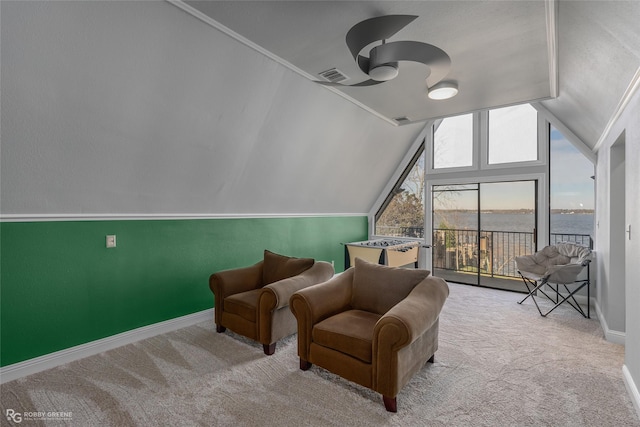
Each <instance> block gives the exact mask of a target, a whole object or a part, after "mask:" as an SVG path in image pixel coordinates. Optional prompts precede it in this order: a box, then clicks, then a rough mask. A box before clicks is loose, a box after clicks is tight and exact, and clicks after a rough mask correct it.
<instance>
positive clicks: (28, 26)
mask: <svg viewBox="0 0 640 427" xmlns="http://www.w3.org/2000/svg"><path fill="white" fill-rule="evenodd" d="M0 7H1V8H2V13H1V14H0V19H1V21H2V25H0V29H1V36H2V50H1V55H2V60H1V61H0V65H1V68H2V70H1V73H0V75H1V76H2V79H1V84H2V90H1V92H2V103H1V107H2V115H1V119H2V123H1V126H0V129H1V130H2V138H1V140H2V145H1V147H0V148H1V149H2V152H1V155H0V161H1V167H0V172H1V179H0V183H1V191H0V196H1V203H0V206H1V208H2V211H1V214H2V215H24V214H29V215H31V214H33V215H50V214H83V215H84V214H96V215H103V214H105V215H106V214H118V215H127V214H148V213H151V214H153V215H162V214H196V215H235V214H242V215H244V214H247V215H253V214H314V215H315V214H336V213H355V214H362V213H366V212H369V211H370V209H371V208H372V206H373V205H374V204H375V202H376V200H377V199H378V197H379V196H380V194H381V193H382V192H383V191H384V188H385V186H386V185H387V183H388V182H389V181H390V180H391V179H392V177H393V176H394V173H395V171H396V169H397V168H398V166H399V165H400V164H401V163H402V160H403V158H405V156H407V155H408V154H407V153H408V151H409V149H410V147H411V146H412V145H413V144H415V143H419V142H420V141H421V140H422V136H421V135H422V132H424V127H425V126H426V125H427V124H428V123H429V120H428V119H432V118H439V117H444V116H448V115H452V114H461V113H465V112H470V111H477V110H482V109H486V108H492V107H496V106H502V105H509V104H517V103H523V102H531V101H539V102H540V105H543V106H544V107H545V108H546V110H548V111H549V112H551V113H552V114H553V115H554V116H555V117H556V118H557V119H559V120H560V121H561V122H562V123H563V124H564V125H565V126H566V127H567V128H569V129H570V130H571V131H573V133H574V134H575V135H577V136H578V137H579V138H580V139H581V140H582V141H583V142H584V144H585V145H586V146H587V147H588V148H589V149H594V148H597V146H598V141H599V140H600V139H601V138H602V135H603V134H604V133H606V130H607V128H608V127H609V126H610V123H611V121H612V119H613V118H615V114H616V111H617V110H619V106H620V105H621V102H622V101H623V100H624V97H625V93H628V91H629V88H630V86H631V85H632V84H633V83H634V82H636V83H637V82H638V81H640V72H638V70H639V66H640V25H637V22H640V1H616V2H609V1H565V0H560V1H555V2H554V1H551V0H549V1H543V0H540V1H537V0H536V1H484V0H478V1H469V2H464V1H388V2H384V1H383V2H372V1H327V2H317V1H255V2H249V1H212V2H192V1H186V2H185V1H179V0H168V1H165V2H113V1H90V2H51V1H32V2H23V1H15V2H13V1H1V2H0ZM385 14H410V15H417V16H418V18H417V19H416V20H415V21H414V22H412V23H411V24H410V25H407V26H406V27H405V28H403V29H402V30H401V31H400V32H399V33H398V34H397V35H395V36H393V37H392V39H393V40H405V39H408V40H416V41H421V42H424V43H429V44H432V45H435V46H438V47H439V48H442V49H444V50H445V51H446V52H447V53H448V54H449V55H450V57H451V60H452V67H451V71H450V75H449V76H448V77H449V78H452V79H456V80H458V82H459V87H460V92H459V93H458V95H457V96H456V97H454V98H452V99H450V100H446V101H432V100H429V99H428V98H427V97H426V96H425V91H426V83H425V80H424V76H425V71H426V68H425V66H424V65H420V64H412V63H404V62H403V63H401V64H400V75H399V76H398V77H397V79H396V80H392V81H390V82H387V83H384V84H381V85H377V86H373V87H369V88H367V87H364V88H337V89H336V88H329V87H326V86H321V85H319V84H318V83H314V81H313V80H318V75H317V73H318V72H321V71H324V70H326V69H328V68H332V67H337V68H339V69H340V70H341V71H342V72H344V73H345V74H347V75H348V76H349V77H350V80H349V82H358V81H362V80H364V79H366V76H365V75H364V74H363V73H362V72H361V71H360V70H359V69H358V68H357V67H356V66H355V63H354V61H353V58H352V57H351V55H350V54H349V51H348V49H347V46H346V44H345V39H344V37H345V33H346V32H347V31H348V30H349V28H351V27H352V26H353V25H354V24H356V23H357V22H360V21H362V20H364V19H367V18H370V17H375V16H380V15H385ZM399 116H406V117H408V118H409V119H410V120H408V123H405V124H402V125H398V124H397V123H396V122H395V120H394V119H395V118H396V117H399ZM409 155H410V154H409Z"/></svg>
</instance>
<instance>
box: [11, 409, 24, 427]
mask: <svg viewBox="0 0 640 427" xmlns="http://www.w3.org/2000/svg"><path fill="white" fill-rule="evenodd" d="M7 421H13V422H14V423H16V424H20V423H21V422H22V414H21V413H20V412H16V411H14V410H13V409H7Z"/></svg>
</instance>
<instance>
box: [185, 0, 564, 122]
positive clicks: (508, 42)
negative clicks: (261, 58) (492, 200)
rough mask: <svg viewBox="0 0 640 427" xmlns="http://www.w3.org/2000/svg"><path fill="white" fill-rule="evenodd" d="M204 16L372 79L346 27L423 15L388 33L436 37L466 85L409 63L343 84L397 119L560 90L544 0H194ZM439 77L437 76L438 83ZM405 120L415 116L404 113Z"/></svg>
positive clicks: (274, 49)
mask: <svg viewBox="0 0 640 427" xmlns="http://www.w3.org/2000/svg"><path fill="white" fill-rule="evenodd" d="M183 4H186V5H187V6H188V7H186V8H185V9H187V10H189V9H191V10H192V11H194V12H195V13H194V14H196V15H199V16H205V17H206V18H208V19H210V20H212V22H213V23H214V25H216V24H222V26H224V27H225V28H227V29H229V30H231V31H232V32H233V33H235V34H239V35H240V36H241V37H242V38H244V39H247V40H249V41H250V42H252V43H254V44H256V45H258V46H259V47H261V48H263V49H265V50H266V51H268V52H270V53H271V54H273V55H275V56H276V57H277V58H279V59H281V60H282V61H283V62H284V63H287V64H290V65H292V66H293V67H294V68H295V69H298V70H300V71H301V72H302V73H303V74H305V75H306V76H308V77H309V78H310V79H315V80H322V79H321V78H320V77H319V73H321V72H322V71H325V70H328V69H331V68H337V69H339V70H340V71H341V72H343V73H344V74H346V75H347V76H349V77H350V79H349V80H348V81H346V82H345V83H346V84H349V85H350V84H354V83H359V82H362V81H365V80H368V79H369V77H368V76H367V75H366V74H364V73H363V72H362V71H361V70H360V69H359V68H358V67H357V65H356V63H355V61H354V60H353V57H352V56H351V54H350V52H349V50H348V49H347V45H346V43H345V35H346V33H347V32H348V30H349V29H350V28H351V27H352V26H353V25H354V24H356V23H358V22H360V21H363V20H365V19H368V18H372V17H376V16H382V15H393V14H407V15H416V16H418V18H417V19H416V20H415V21H413V22H412V23H410V24H409V25H407V26H406V27H405V28H403V29H402V30H401V31H400V32H399V33H398V34H396V35H394V36H393V37H392V38H391V39H389V40H388V41H397V40H413V41H420V42H424V43H429V44H432V45H435V46H437V47H439V48H441V49H443V50H444V51H445V52H447V53H448V55H449V56H450V58H451V61H452V67H451V71H450V73H449V75H448V76H447V77H446V80H455V81H457V82H458V85H459V88H460V92H459V93H458V95H457V96H456V97H454V98H453V99H450V100H446V101H434V100H431V99H429V98H428V97H427V96H426V94H427V83H426V81H425V77H426V76H427V73H428V69H427V67H426V66H425V65H423V64H418V63H415V62H401V63H400V67H399V68H400V74H399V76H398V77H396V78H395V79H393V80H391V81H389V82H385V83H383V84H379V85H376V86H371V87H345V86H340V87H338V88H337V90H339V91H340V92H341V93H342V94H343V95H345V96H346V97H348V98H349V99H352V100H354V101H355V102H358V103H360V104H363V105H365V106H366V107H368V108H369V109H370V110H371V111H372V112H375V113H376V114H379V115H381V116H383V117H385V118H387V119H389V120H393V119H394V118H398V117H403V118H408V119H409V121H410V122H415V121H422V120H426V119H431V118H436V117H442V116H450V115H455V114H460V113H464V112H468V111H474V110H480V109H485V108H489V107H498V106H504V105H510V104H519V103H523V102H529V101H532V100H541V99H547V98H549V97H551V96H552V95H553V93H552V83H553V82H552V79H553V78H554V77H555V73H553V72H550V71H552V70H551V65H552V62H553V48H554V46H553V39H552V37H553V33H552V31H550V30H552V29H551V28H548V25H547V22H548V20H549V19H550V18H549V17H550V16H552V11H551V10H550V8H552V7H553V5H552V4H551V5H550V4H547V3H546V2H544V1H453V2H452V1H419V2H417V1H379V2H368V1H340V2H326V1H284V2H283V1H240V2H233V1H185V2H184V3H183ZM430 84H433V82H430ZM403 123H406V122H403Z"/></svg>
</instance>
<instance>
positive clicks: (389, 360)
mask: <svg viewBox="0 0 640 427" xmlns="http://www.w3.org/2000/svg"><path fill="white" fill-rule="evenodd" d="M448 296H449V287H448V286H447V283H446V282H445V281H444V280H442V279H440V278H437V277H432V276H429V271H428V270H412V269H401V268H394V267H386V266H382V265H376V264H370V263H368V262H366V261H363V260H361V259H360V258H356V259H355V266H354V267H351V268H349V269H348V270H347V271H345V272H344V273H342V274H341V275H338V276H335V277H334V278H333V279H331V280H329V281H327V282H325V283H322V284H319V285H316V286H312V287H309V288H306V289H303V290H300V291H298V292H296V293H295V294H293V296H292V297H291V302H290V308H291V311H292V312H293V313H294V315H295V316H296V319H297V321H298V355H299V356H300V369H302V370H305V371H306V370H307V369H309V368H310V367H311V365H312V364H314V363H315V364H316V365H318V366H320V367H322V368H325V369H327V370H329V371H331V372H333V373H335V374H337V375H340V376H341V377H343V378H346V379H347V380H349V381H353V382H355V383H358V384H360V385H362V386H364V387H367V388H370V389H372V390H374V391H376V392H378V393H381V394H382V397H383V401H384V404H385V407H386V409H387V411H390V412H396V411H397V401H396V396H397V395H398V393H399V392H400V390H401V389H402V387H404V386H405V385H406V384H407V383H408V382H409V380H410V379H411V377H412V376H413V375H414V374H415V373H416V372H418V371H419V370H420V369H421V368H422V366H423V365H424V364H425V362H427V361H430V362H433V355H434V353H435V352H436V350H437V349H438V316H439V314H440V311H441V309H442V306H443V305H444V302H445V299H446V298H447V297H448Z"/></svg>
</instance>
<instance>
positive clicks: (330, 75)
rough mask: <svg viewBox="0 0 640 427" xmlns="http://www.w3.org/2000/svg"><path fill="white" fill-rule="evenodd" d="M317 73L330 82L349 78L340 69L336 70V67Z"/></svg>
mask: <svg viewBox="0 0 640 427" xmlns="http://www.w3.org/2000/svg"><path fill="white" fill-rule="evenodd" d="M318 75H320V77H322V78H323V79H325V80H326V81H328V82H331V83H338V82H341V81H344V80H348V79H349V77H347V76H346V75H345V74H344V73H343V72H342V71H340V70H338V69H337V68H332V69H330V70H326V71H323V72H321V73H318Z"/></svg>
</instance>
